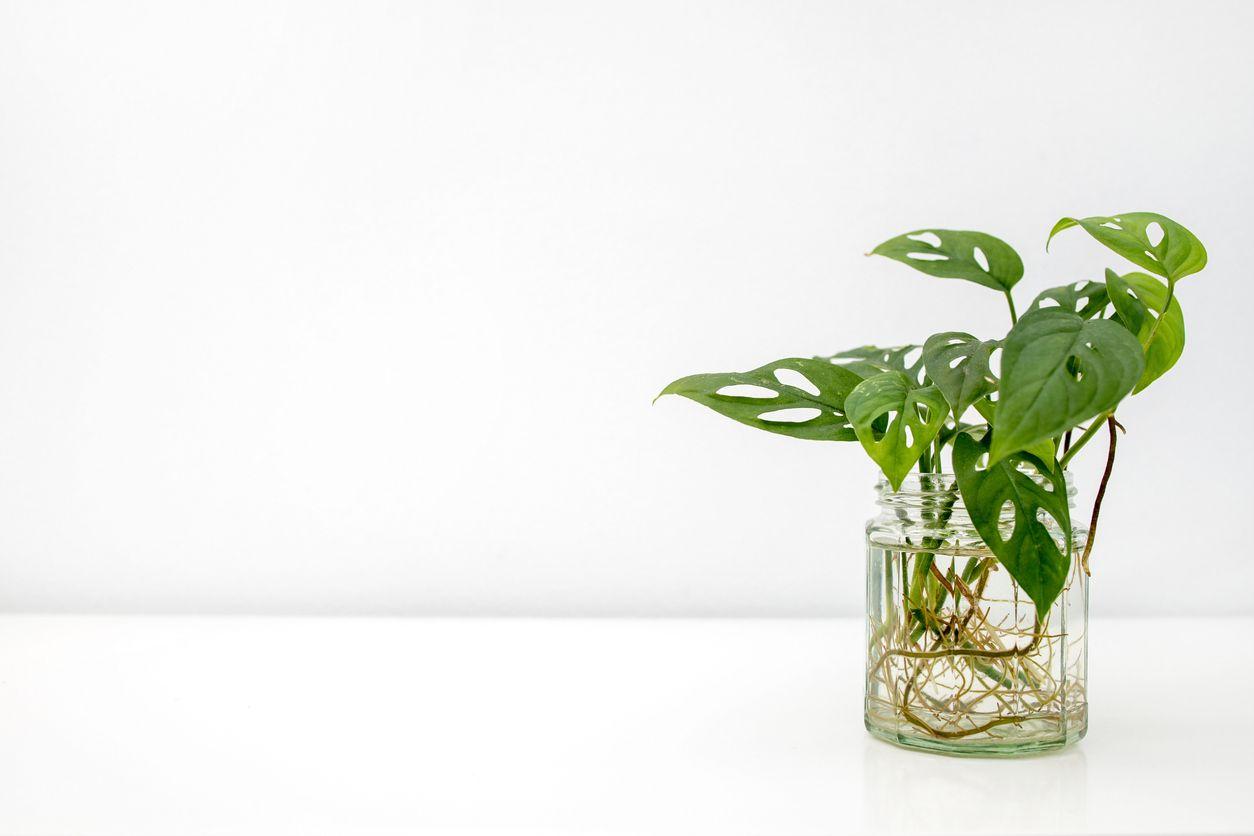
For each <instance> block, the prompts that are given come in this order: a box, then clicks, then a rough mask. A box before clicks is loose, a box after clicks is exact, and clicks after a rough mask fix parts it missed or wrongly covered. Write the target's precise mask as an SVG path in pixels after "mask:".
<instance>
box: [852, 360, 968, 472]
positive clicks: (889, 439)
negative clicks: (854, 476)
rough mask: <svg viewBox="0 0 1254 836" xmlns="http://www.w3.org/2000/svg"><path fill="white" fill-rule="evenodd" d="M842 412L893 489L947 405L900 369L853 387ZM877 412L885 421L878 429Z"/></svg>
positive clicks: (919, 453) (933, 389)
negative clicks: (884, 426) (885, 424)
mask: <svg viewBox="0 0 1254 836" xmlns="http://www.w3.org/2000/svg"><path fill="white" fill-rule="evenodd" d="M845 414H846V415H848V416H849V423H851V424H853V429H854V432H855V433H857V436H858V441H860V442H862V447H863V449H864V450H866V451H867V454H868V455H870V457H871V458H872V459H874V460H875V463H876V464H878V465H879V466H880V469H881V470H883V471H884V475H885V476H887V477H888V481H889V482H890V483H891V484H892V486H893V490H898V489H899V488H900V487H901V482H902V480H903V479H905V478H906V474H907V473H909V472H910V468H912V467H914V464H915V462H917V461H918V460H919V457H920V456H922V455H923V451H924V450H926V449H927V446H928V445H929V444H931V443H932V439H934V438H936V434H937V433H938V432H940V429H941V427H942V426H943V425H944V423H945V416H946V415H948V414H949V405H948V404H946V403H945V398H944V396H942V395H941V393H940V390H939V389H937V388H936V387H935V386H922V387H921V386H919V385H918V384H916V383H914V382H913V381H911V379H910V378H909V377H908V376H906V375H905V374H904V373H902V372H884V373H882V374H877V375H875V376H874V377H868V378H867V379H866V380H864V381H862V382H861V383H859V384H858V385H857V386H855V387H854V389H853V391H852V392H850V393H849V395H848V397H846V398H845ZM881 416H883V417H885V418H886V419H887V421H888V424H887V427H886V428H884V429H883V430H881V429H880V427H881V426H883V423H882V422H878V423H877V419H879V418H880V417H881Z"/></svg>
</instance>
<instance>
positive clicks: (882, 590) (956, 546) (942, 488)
mask: <svg viewBox="0 0 1254 836" xmlns="http://www.w3.org/2000/svg"><path fill="white" fill-rule="evenodd" d="M876 490H877V493H878V495H879V498H878V504H879V508H880V512H879V515H878V516H877V517H875V518H874V519H872V520H871V521H870V522H869V523H868V524H867V529H866V532H867V575H866V578H867V678H866V727H867V730H868V731H869V732H870V733H871V734H873V735H874V736H876V737H878V738H881V739H883V740H887V741H889V742H890V743H895V744H898V745H900V746H906V747H910V748H915V749H926V750H929V751H933V752H940V753H944V754H950V755H978V756H985V757H988V756H1014V755H1025V754H1031V753H1034V752H1043V751H1047V750H1050V749H1060V748H1062V747H1063V746H1066V745H1068V744H1070V743H1074V742H1075V741H1077V740H1079V739H1080V738H1082V737H1083V736H1084V733H1085V731H1086V730H1087V728H1088V705H1087V700H1086V698H1085V680H1086V677H1087V653H1086V646H1087V641H1088V640H1087V627H1088V584H1087V577H1086V576H1085V574H1084V571H1083V569H1081V568H1080V555H1081V553H1082V552H1083V550H1084V542H1085V538H1086V536H1087V530H1086V529H1084V528H1082V527H1080V526H1078V525H1076V524H1075V523H1074V521H1073V528H1074V530H1073V532H1072V542H1071V555H1072V557H1071V566H1070V569H1069V571H1068V573H1067V580H1066V583H1065V586H1064V588H1063V591H1062V593H1061V594H1060V595H1059V596H1058V599H1057V600H1056V601H1054V603H1053V605H1052V606H1051V607H1050V608H1049V612H1048V613H1047V614H1046V615H1045V618H1044V619H1043V620H1041V619H1038V618H1037V615H1036V606H1035V605H1034V604H1033V602H1032V600H1031V599H1030V598H1029V597H1028V596H1027V595H1026V594H1024V592H1023V591H1022V590H1021V589H1020V588H1019V585H1018V584H1017V583H1015V581H1014V579H1013V578H1011V577H1010V574H1009V572H1007V571H1006V568H1005V567H1004V566H1002V565H1001V564H1000V563H999V562H998V561H997V558H996V557H995V556H994V555H993V553H992V552H991V551H989V549H988V547H987V546H985V545H984V541H983V540H982V539H981V537H980V535H979V533H978V532H977V531H976V530H975V527H974V525H972V523H971V518H970V516H968V514H967V512H966V509H965V508H964V507H963V504H962V499H961V498H960V497H959V495H958V488H957V483H956V480H955V477H954V476H953V475H952V474H947V473H924V474H912V475H911V476H909V477H907V479H906V481H905V482H904V483H903V484H902V486H901V489H900V490H897V491H894V490H892V488H891V487H890V486H889V484H888V483H887V482H886V481H884V480H883V479H881V480H880V482H879V484H878V485H877V488H876ZM1067 494H1068V501H1069V502H1071V503H1072V504H1073V505H1074V495H1075V488H1074V486H1073V485H1072V482H1071V476H1070V475H1068V476H1067ZM1042 522H1044V523H1045V524H1046V527H1047V528H1048V529H1049V532H1050V535H1051V536H1052V537H1053V538H1054V540H1055V542H1056V543H1057V545H1058V547H1059V549H1060V550H1061V551H1063V552H1064V553H1066V552H1065V550H1066V542H1065V539H1064V533H1063V531H1062V530H1061V529H1060V528H1059V527H1058V526H1057V525H1056V524H1054V522H1053V521H1052V520H1051V519H1050V518H1048V517H1045V518H1043V519H1042ZM1001 524H1002V526H1003V532H1004V533H1005V534H1008V533H1009V532H1010V530H1011V529H1012V528H1013V524H1014V514H1013V511H1012V510H1007V513H1006V514H1005V515H1004V516H1003V518H1002V520H1001Z"/></svg>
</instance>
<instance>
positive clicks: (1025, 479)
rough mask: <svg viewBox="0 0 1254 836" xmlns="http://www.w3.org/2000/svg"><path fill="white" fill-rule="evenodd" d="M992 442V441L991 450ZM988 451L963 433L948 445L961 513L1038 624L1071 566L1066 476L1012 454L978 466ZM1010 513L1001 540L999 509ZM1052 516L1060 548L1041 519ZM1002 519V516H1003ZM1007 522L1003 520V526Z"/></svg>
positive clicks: (985, 442)
mask: <svg viewBox="0 0 1254 836" xmlns="http://www.w3.org/2000/svg"><path fill="white" fill-rule="evenodd" d="M996 443H997V439H996V437H994V438H993V445H994V446H996ZM988 452H989V443H988V438H987V435H986V436H985V438H984V440H982V441H976V440H975V439H974V438H972V437H971V435H970V433H963V434H962V435H960V436H958V438H957V439H956V440H955V441H954V473H955V474H956V475H957V477H958V490H959V491H960V492H961V494H962V502H963V504H964V505H965V506H966V509H967V514H968V515H970V517H971V522H972V523H973V524H974V525H975V530H976V531H978V532H980V537H982V538H983V539H984V543H985V544H986V545H987V546H988V547H989V549H990V550H991V551H992V552H993V554H995V555H997V559H998V560H999V561H1001V564H1002V565H1003V566H1005V567H1006V571H1007V572H1009V573H1010V576H1011V577H1012V578H1014V579H1015V581H1016V582H1018V584H1019V587H1020V588H1021V589H1022V590H1023V591H1024V592H1025V593H1026V594H1027V596H1028V597H1029V598H1031V599H1032V602H1033V603H1034V604H1035V605H1036V614H1037V616H1038V617H1039V618H1040V619H1041V621H1042V622H1043V621H1044V620H1045V616H1046V614H1047V613H1048V612H1049V608H1050V605H1051V604H1053V603H1054V600H1055V599H1056V598H1057V597H1058V594H1059V593H1060V592H1061V591H1062V588H1063V585H1064V584H1065V583H1066V580H1067V570H1068V569H1069V568H1070V566H1071V512H1070V508H1069V506H1068V500H1067V483H1066V477H1065V476H1064V475H1063V474H1062V472H1061V471H1057V472H1056V471H1054V470H1051V469H1050V468H1049V467H1048V466H1046V465H1045V464H1044V463H1043V462H1042V461H1041V460H1040V459H1037V458H1036V457H1035V456H1031V455H1028V454H1026V453H1015V454H1013V455H1011V456H1008V457H1006V458H1004V459H1002V460H1001V461H998V462H995V463H993V464H989V465H987V466H983V465H982V464H981V460H982V459H983V458H984V456H985V454H986V453H988ZM1007 504H1009V505H1010V506H1011V507H1012V508H1013V509H1014V523H1013V525H1014V527H1013V528H1012V529H1011V530H1010V532H1009V534H1008V535H1006V536H1003V531H1002V524H1003V513H1002V509H1003V508H1004V507H1005V506H1006V505H1007ZM1041 512H1044V514H1046V515H1048V516H1049V517H1052V518H1053V520H1054V523H1055V525H1056V526H1057V527H1058V529H1059V531H1061V532H1062V534H1063V537H1062V539H1063V541H1064V543H1065V546H1064V548H1062V549H1059V548H1058V543H1057V541H1056V540H1055V539H1054V536H1053V534H1051V532H1050V530H1049V528H1048V527H1047V526H1046V525H1045V523H1044V522H1043V521H1042V520H1041ZM1007 516H1008V515H1007ZM1007 522H1008V521H1007Z"/></svg>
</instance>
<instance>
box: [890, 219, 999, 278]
mask: <svg viewBox="0 0 1254 836" xmlns="http://www.w3.org/2000/svg"><path fill="white" fill-rule="evenodd" d="M870 254H871V255H882V256H886V257H887V258H891V259H893V260H894V261H900V262H901V263H902V264H908V265H910V266H911V267H913V268H914V269H916V270H919V271H921V272H924V273H927V274H928V275H929V276H936V277H938V278H942V279H966V280H967V281H969V282H975V283H976V284H981V285H984V286H985V287H991V288H992V289H993V290H1000V291H1007V290H1010V288H1012V287H1014V285H1015V282H1017V281H1019V279H1021V278H1023V259H1021V258H1019V254H1018V253H1017V252H1015V251H1014V248H1012V247H1011V246H1010V245H1009V244H1007V243H1006V242H1005V241H1003V240H1001V239H1000V238H994V237H993V236H992V235H988V234H986V233H983V232H970V231H967V230H959V229H916V230H915V231H914V232H907V233H906V234H905V235H898V236H897V237H896V238H890V239H888V240H887V241H885V242H884V243H883V244H880V245H879V246H878V247H876V248H875V249H873V250H871V253H870Z"/></svg>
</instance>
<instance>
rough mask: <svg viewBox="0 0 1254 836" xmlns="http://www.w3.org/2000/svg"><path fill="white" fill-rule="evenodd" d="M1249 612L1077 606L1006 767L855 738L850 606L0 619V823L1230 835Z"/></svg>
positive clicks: (1249, 742) (1244, 800) (1251, 666)
mask: <svg viewBox="0 0 1254 836" xmlns="http://www.w3.org/2000/svg"><path fill="white" fill-rule="evenodd" d="M1252 628H1254V619H1248V620H1229V621H1186V620H1170V621H1139V622H1138V621H1095V622H1094V624H1093V625H1092V633H1091V635H1092V638H1091V646H1090V651H1091V660H1090V673H1091V699H1092V705H1091V710H1092V714H1091V727H1090V731H1089V736H1088V738H1087V739H1086V740H1084V741H1083V742H1082V743H1081V744H1080V745H1079V746H1078V747H1074V748H1072V749H1069V750H1066V751H1065V752H1062V753H1057V754H1054V755H1047V756H1042V757H1037V758H1032V759H1026V760H1018V761H973V760H958V759H952V758H945V757H940V756H936V755H926V754H918V753H913V752H906V751H901V750H898V749H896V748H894V747H892V746H889V745H887V744H884V743H880V742H877V741H875V740H872V739H871V738H870V737H869V736H867V734H866V733H865V732H864V731H863V729H862V713H861V712H862V706H861V687H862V672H863V671H862V664H863V663H862V626H861V623H860V622H859V621H855V620H842V621H837V620H640V621H633V620H424V619H314V618H309V619H296V618H292V619H289V618H238V617H208V618H199V617H196V618H193V617H174V618H167V617H79V616H4V617H0V834H5V836H8V835H9V834H75V836H88V834H127V836H142V834H162V835H163V836H167V835H168V834H201V833H213V834H267V836H272V835H273V834H287V833H299V834H321V833H336V834H373V833H474V834H479V835H480V836H482V834H495V833H510V834H537V833H640V834H659V833H664V834H669V833H676V834H680V833H682V834H687V835H688V836H691V835H692V834H707V833H708V834H720V836H726V834H772V835H773V836H774V835H775V834H818V833H822V834H842V833H858V832H867V833H872V832H874V833H907V832H908V833H931V832H952V833H968V834H969V833H1051V832H1058V833H1072V832H1074V833H1141V832H1144V833H1186V832H1187V833H1205V832H1226V833H1244V832H1254V766H1252V764H1254V706H1252V705H1251V699H1254V687H1251V686H1254V653H1252V652H1251V646H1252V645H1251V634H1252Z"/></svg>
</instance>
